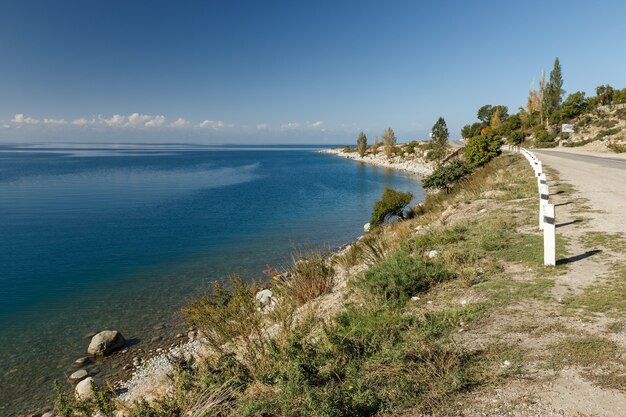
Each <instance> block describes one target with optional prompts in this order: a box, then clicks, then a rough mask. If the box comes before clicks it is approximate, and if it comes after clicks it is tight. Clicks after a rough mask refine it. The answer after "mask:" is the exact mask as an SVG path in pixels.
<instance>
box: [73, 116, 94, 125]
mask: <svg viewBox="0 0 626 417" xmlns="http://www.w3.org/2000/svg"><path fill="white" fill-rule="evenodd" d="M93 122H94V121H93V120H91V121H89V120H87V119H85V118H84V117H81V118H80V119H76V120H72V124H73V125H74V126H86V125H88V124H91V123H93Z"/></svg>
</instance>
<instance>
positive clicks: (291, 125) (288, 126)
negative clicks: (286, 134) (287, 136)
mask: <svg viewBox="0 0 626 417" xmlns="http://www.w3.org/2000/svg"><path fill="white" fill-rule="evenodd" d="M299 127H300V123H298V122H289V123H285V124H284V125H281V126H280V128H281V129H282V130H286V129H297V128H299Z"/></svg>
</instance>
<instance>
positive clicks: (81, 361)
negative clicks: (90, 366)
mask: <svg viewBox="0 0 626 417" xmlns="http://www.w3.org/2000/svg"><path fill="white" fill-rule="evenodd" d="M92 337H93V336H92ZM87 362H89V356H83V357H82V358H78V359H76V360H75V361H74V365H84V364H86V363H87Z"/></svg>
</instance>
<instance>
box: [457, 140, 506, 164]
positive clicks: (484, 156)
mask: <svg viewBox="0 0 626 417" xmlns="http://www.w3.org/2000/svg"><path fill="white" fill-rule="evenodd" d="M500 146H502V140H501V138H500V136H498V135H493V134H489V133H487V134H484V135H482V136H474V137H473V138H471V139H470V140H468V141H467V144H466V145H465V163H466V164H467V166H468V167H470V168H476V167H479V166H482V165H484V164H486V163H487V162H489V161H490V160H491V159H493V158H495V157H496V156H498V155H500V153H501V151H500Z"/></svg>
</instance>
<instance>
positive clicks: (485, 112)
mask: <svg viewBox="0 0 626 417" xmlns="http://www.w3.org/2000/svg"><path fill="white" fill-rule="evenodd" d="M491 111H492V107H491V105H490V104H485V105H484V106H482V107H481V108H480V109H478V114H477V117H478V120H480V121H481V122H483V123H484V124H489V121H490V120H491Z"/></svg>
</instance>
